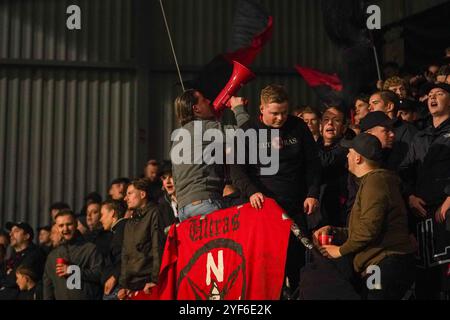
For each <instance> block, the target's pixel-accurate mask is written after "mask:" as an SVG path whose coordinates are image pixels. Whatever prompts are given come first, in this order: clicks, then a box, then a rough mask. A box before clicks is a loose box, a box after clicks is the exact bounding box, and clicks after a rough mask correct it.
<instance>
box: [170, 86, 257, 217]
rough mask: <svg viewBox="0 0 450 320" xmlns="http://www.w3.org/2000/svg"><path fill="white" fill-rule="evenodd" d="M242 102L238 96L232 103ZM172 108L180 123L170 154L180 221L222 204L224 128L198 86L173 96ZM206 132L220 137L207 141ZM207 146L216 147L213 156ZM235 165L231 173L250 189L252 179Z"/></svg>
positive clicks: (211, 210) (174, 135) (174, 134)
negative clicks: (173, 104)
mask: <svg viewBox="0 0 450 320" xmlns="http://www.w3.org/2000/svg"><path fill="white" fill-rule="evenodd" d="M239 88H240V86H239ZM229 98H231V96H230V97H228V98H227V99H225V100H223V102H224V104H226V103H227V102H228V101H226V100H229ZM243 102H244V100H243V99H242V98H240V99H235V98H233V103H237V104H242V103H243ZM175 111H176V114H177V118H178V120H179V122H180V124H181V126H182V127H181V128H179V129H177V130H175V131H174V133H172V141H173V144H172V149H171V152H170V154H171V161H172V171H173V178H174V183H175V189H176V190H177V202H178V207H179V213H178V215H179V219H180V221H183V220H186V219H188V218H190V217H193V216H197V215H206V214H208V213H211V212H213V211H216V210H219V209H222V208H224V201H223V197H222V195H223V190H224V187H225V172H226V167H227V164H226V161H224V152H223V151H224V149H225V141H224V139H223V132H224V130H225V128H224V126H222V124H221V123H220V122H219V121H217V120H216V117H217V113H218V112H215V111H214V109H213V107H212V105H211V101H210V100H209V99H207V98H206V97H205V96H204V95H203V94H202V93H201V92H200V91H199V90H196V89H190V90H186V91H185V92H183V93H182V94H181V95H180V96H179V97H177V98H176V100H175ZM217 111H220V110H219V109H218V110H217ZM209 133H214V134H216V135H217V134H219V135H220V134H222V139H217V140H214V141H213V142H212V143H211V140H212V139H206V138H205V137H207V136H208V134H209ZM211 148H213V149H214V148H215V150H217V152H216V154H215V155H214V156H215V159H210V158H208V155H206V153H207V151H208V150H210V149H211ZM221 150H222V151H221ZM219 153H220V154H221V155H219ZM221 157H222V159H220V158H221ZM221 160H222V161H221ZM230 166H235V165H234V164H230ZM235 167H236V168H235V169H233V172H234V174H233V177H235V176H237V177H239V179H240V181H241V180H242V181H246V182H245V183H246V185H249V186H250V187H249V188H248V189H249V190H250V189H251V185H252V183H251V182H250V181H249V180H248V178H246V176H244V175H240V174H239V170H240V167H238V166H235ZM233 177H232V179H233Z"/></svg>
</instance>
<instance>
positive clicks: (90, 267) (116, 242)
mask: <svg viewBox="0 0 450 320" xmlns="http://www.w3.org/2000/svg"><path fill="white" fill-rule="evenodd" d="M447 55H448V57H450V50H447ZM445 61H446V62H445V63H442V64H432V65H429V66H428V68H427V70H426V72H425V73H424V74H422V75H417V76H412V75H404V74H401V73H400V70H399V69H398V68H397V67H396V66H395V65H387V66H386V68H385V77H386V81H384V82H379V83H378V84H377V88H374V90H373V92H371V94H370V95H360V96H358V97H357V98H356V99H355V102H354V105H353V106H352V108H351V109H352V110H351V113H349V114H346V112H344V111H343V108H342V106H328V107H326V108H325V109H324V110H323V112H319V111H318V110H317V109H315V108H312V107H309V106H304V107H300V108H297V109H296V110H295V111H294V112H293V115H291V116H290V117H293V116H295V117H299V118H301V119H303V121H304V122H305V123H306V124H307V127H308V128H309V130H310V132H311V134H312V137H313V139H314V141H315V143H316V145H317V149H318V155H319V158H320V162H321V180H320V190H319V193H318V194H317V200H318V204H319V205H318V207H317V208H315V210H312V209H311V208H312V207H313V206H312V205H311V208H308V210H307V211H309V212H308V213H309V214H308V215H305V217H306V219H304V220H301V221H300V223H303V224H305V225H306V229H307V231H306V232H307V233H308V232H309V234H310V235H312V234H313V233H314V231H316V230H318V229H320V228H323V227H324V226H327V225H332V226H337V227H345V226H347V224H348V217H349V214H350V212H351V210H352V207H353V204H354V201H355V197H356V194H357V190H358V181H357V179H355V178H354V177H352V175H351V174H350V173H349V171H348V166H347V154H348V149H346V148H344V147H343V146H341V144H340V143H339V142H340V141H341V140H342V139H351V138H353V137H355V136H357V135H359V134H360V133H363V132H364V133H368V134H371V135H373V136H375V137H377V138H378V139H379V141H380V143H381V146H382V148H383V154H384V158H383V168H385V169H389V170H391V171H394V172H396V173H397V174H399V176H400V177H401V178H402V185H403V196H404V198H403V199H404V200H405V204H406V207H407V208H408V209H409V214H408V219H409V220H408V222H409V226H410V229H409V230H410V240H411V243H412V245H413V247H414V248H415V249H416V250H417V249H418V246H419V244H418V243H417V233H416V232H417V230H416V226H417V223H418V220H420V221H422V220H423V219H425V218H430V217H431V218H433V219H435V223H437V224H438V225H443V226H444V229H445V223H447V225H448V222H449V220H450V217H449V216H448V213H447V210H448V209H449V208H450V204H449V201H448V199H450V198H449V197H450V173H449V168H450V157H449V158H445V156H450V151H449V150H447V149H450V143H448V142H447V144H446V145H445V144H444V145H443V146H442V147H441V149H439V150H438V151H437V153H434V154H430V153H429V151H431V150H432V148H431V146H432V144H433V142H434V141H436V140H438V139H439V138H442V137H444V138H446V139H447V140H448V141H450V120H448V119H449V117H450V91H449V87H450V65H449V63H448V58H447V60H445ZM430 89H433V90H436V89H438V91H436V92H434V91H433V95H430ZM430 99H431V100H432V102H430ZM436 101H437V102H436ZM239 102H240V101H237V102H235V104H239ZM442 104H444V105H443V106H442ZM445 104H446V105H445ZM430 108H441V109H440V110H439V112H440V114H439V116H440V119H444V121H442V122H440V123H439V124H438V125H436V123H434V122H433V117H435V114H434V111H432V112H430ZM241 115H242V114H241ZM445 117H446V118H445ZM446 148H447V149H446ZM418 152H419V153H420V152H422V153H423V154H417V153H418ZM419 160H420V161H419ZM419 162H420V164H418V163H419ZM175 170H179V168H175V167H174V173H175ZM282 170H285V169H282ZM424 175H425V176H428V177H430V176H432V177H433V178H434V179H435V180H431V179H428V180H427V179H422V180H421V177H423V176H424ZM236 181H240V180H239V179H235V175H234V176H233V177H232V178H229V179H226V180H225V181H224V184H225V186H224V187H223V193H222V196H223V199H222V200H223V201H222V202H221V203H222V205H221V207H224V206H232V205H236V204H241V203H244V202H248V201H249V199H250V201H251V203H252V205H254V206H255V207H256V206H259V205H261V203H260V200H262V199H263V198H262V197H261V196H259V192H254V193H253V192H250V193H247V192H246V191H245V190H244V189H248V188H247V185H244V184H242V185H241V184H240V183H238V182H236ZM430 181H439V182H436V183H434V184H433V185H427V183H429V182H430ZM189 182H190V181H188V182H187V183H186V185H189ZM176 186H179V185H177V184H176V183H175V182H174V178H173V174H172V164H171V163H170V162H168V161H164V162H163V163H158V162H157V161H155V160H150V161H149V162H148V163H147V165H146V167H145V169H144V174H143V176H142V177H140V178H138V179H135V180H130V179H129V178H118V179H115V180H113V181H112V182H111V184H110V188H109V190H108V198H107V200H105V201H102V198H101V196H100V195H99V194H98V193H91V194H89V195H88V196H87V197H86V198H85V204H84V207H83V209H82V210H81V212H80V213H77V214H76V213H74V212H73V211H72V210H71V208H70V206H69V205H68V204H66V203H62V202H57V203H54V204H52V205H51V207H50V208H49V212H48V214H49V216H50V217H51V222H52V223H51V225H49V226H43V227H41V228H39V229H38V230H37V233H36V234H35V232H34V230H33V228H32V227H31V226H30V225H29V224H28V223H26V222H14V223H6V224H5V226H3V227H4V228H3V229H4V230H5V231H1V233H0V299H11V300H12V299H19V300H21V299H23V300H37V299H106V300H109V299H111V300H114V299H126V298H127V296H128V295H129V294H130V293H131V292H133V291H138V290H144V291H145V292H147V293H149V292H151V290H152V288H153V287H155V285H156V284H157V283H158V274H159V267H160V263H161V257H162V253H163V250H164V244H165V239H166V238H165V237H166V235H167V231H168V228H169V227H170V226H171V225H172V224H174V223H177V222H179V221H180V220H184V218H182V219H179V213H180V206H179V205H178V201H177V192H176V191H178V190H176ZM180 188H181V187H180ZM285 188H289V186H286V187H285ZM283 190H284V189H283ZM259 191H261V189H260V190H259ZM261 192H262V193H263V194H264V196H271V194H270V193H269V192H268V194H266V193H265V192H263V191H261ZM286 192H287V191H286ZM277 196H278V195H277ZM310 196H311V197H313V198H314V197H316V196H313V195H312V194H311V195H308V197H310ZM304 197H305V196H304ZM275 198H276V199H277V201H279V203H280V205H282V206H283V207H285V206H284V203H283V200H282V199H283V197H278V198H277V197H276V196H275ZM193 200H204V199H193ZM286 203H287V202H286ZM286 206H288V204H286ZM182 207H183V209H184V210H183V211H182V213H183V217H184V216H186V218H187V217H188V216H189V215H186V214H187V211H186V207H187V206H185V205H183V206H182ZM442 211H444V212H443V213H442ZM430 212H431V214H430ZM435 212H436V215H435V214H434V213H435ZM446 214H447V215H446ZM449 232H450V230H448V227H447V229H446V230H444V231H443V233H439V234H438V232H437V231H436V233H435V236H436V237H443V238H439V239H434V240H436V241H441V242H442V241H444V242H445V243H444V247H445V246H446V245H447V247H448V246H450V244H449V243H447V241H448V239H449V238H448V234H449ZM442 234H443V235H442ZM35 240H36V241H35ZM35 242H37V244H35ZM290 252H291V251H289V252H288V255H289V254H290ZM288 260H289V257H288ZM301 263H302V264H304V263H305V261H303V262H301ZM70 265H76V266H78V267H79V268H80V273H81V289H80V290H71V289H70V288H68V285H67V279H68V277H69V276H70V274H71V270H70V268H69V266H70ZM445 268H448V262H447V263H446V264H445V265H440V266H438V267H437V268H436V267H434V268H428V269H433V270H434V271H433V272H431V273H430V272H428V273H424V272H423V271H418V272H417V274H416V278H415V284H416V297H417V298H421V299H427V298H430V299H439V298H442V293H443V292H445V291H446V290H448V288H446V287H445V286H446V285H448V279H445V276H447V277H448V274H447V273H446V272H447V270H450V269H445ZM296 270H298V269H296ZM436 270H437V271H436ZM296 272H297V271H296ZM420 273H422V274H420ZM293 279H296V278H295V277H293ZM296 280H299V279H296ZM300 281H301V279H300ZM291 285H292V284H291ZM447 292H448V291H447Z"/></svg>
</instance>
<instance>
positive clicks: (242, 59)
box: [224, 16, 273, 67]
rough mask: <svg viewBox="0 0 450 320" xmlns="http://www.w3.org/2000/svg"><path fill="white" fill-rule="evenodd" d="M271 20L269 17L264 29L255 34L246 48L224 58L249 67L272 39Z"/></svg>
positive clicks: (227, 54) (230, 53)
mask: <svg viewBox="0 0 450 320" xmlns="http://www.w3.org/2000/svg"><path fill="white" fill-rule="evenodd" d="M272 31H273V18H272V17H271V16H270V17H269V19H268V22H267V26H266V28H265V29H264V30H263V31H262V32H261V33H259V34H257V35H256V36H255V37H254V38H253V40H252V42H251V44H250V45H249V46H248V47H245V48H240V49H238V50H236V51H234V52H229V53H226V54H225V55H224V56H225V58H226V59H227V60H228V61H229V62H230V63H232V61H233V60H235V61H237V62H239V63H241V64H243V65H245V66H247V67H248V66H250V65H251V64H252V63H253V61H254V60H255V59H256V57H257V56H258V54H259V53H260V52H261V50H262V48H263V47H264V45H265V44H266V43H267V42H268V41H269V40H270V39H271V38H272Z"/></svg>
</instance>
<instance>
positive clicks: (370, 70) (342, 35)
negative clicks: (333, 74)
mask: <svg viewBox="0 0 450 320" xmlns="http://www.w3.org/2000/svg"><path fill="white" fill-rule="evenodd" d="M368 5H369V3H367V1H360V0H322V1H321V8H322V13H323V22H324V27H325V31H326V32H327V35H328V37H329V38H330V40H331V41H332V42H333V44H334V45H335V46H336V47H337V49H336V54H337V55H338V56H339V57H340V59H339V60H340V61H342V62H341V63H340V64H339V69H338V70H337V72H338V74H339V75H340V77H341V80H342V83H343V85H344V88H343V92H342V97H343V99H344V100H345V102H346V105H347V106H349V105H350V103H351V102H352V101H353V99H354V97H355V96H357V95H359V94H360V93H361V92H369V91H371V90H372V89H371V88H372V87H373V86H374V84H375V83H376V78H377V76H376V75H377V69H376V63H375V59H374V52H373V43H372V42H373V41H372V39H371V35H370V31H369V30H368V29H367V26H366V21H367V18H368V15H367V13H366V8H367V6H368Z"/></svg>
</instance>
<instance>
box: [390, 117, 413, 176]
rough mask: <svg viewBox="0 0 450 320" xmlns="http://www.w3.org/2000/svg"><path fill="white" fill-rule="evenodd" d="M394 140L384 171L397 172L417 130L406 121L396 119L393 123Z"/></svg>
mask: <svg viewBox="0 0 450 320" xmlns="http://www.w3.org/2000/svg"><path fill="white" fill-rule="evenodd" d="M393 126H394V133H395V140H394V144H393V146H392V150H391V151H390V153H389V155H388V157H387V161H386V163H385V167H386V169H389V170H394V171H397V170H398V169H399V166H400V164H401V163H402V162H403V161H404V159H405V157H406V155H407V153H408V150H409V147H410V145H411V142H412V140H413V138H414V136H415V135H416V134H417V132H418V130H417V128H416V127H415V126H414V125H413V124H411V123H408V122H406V121H402V120H401V119H396V121H395V122H394V125H393Z"/></svg>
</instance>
